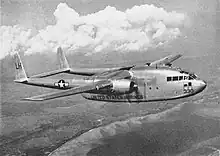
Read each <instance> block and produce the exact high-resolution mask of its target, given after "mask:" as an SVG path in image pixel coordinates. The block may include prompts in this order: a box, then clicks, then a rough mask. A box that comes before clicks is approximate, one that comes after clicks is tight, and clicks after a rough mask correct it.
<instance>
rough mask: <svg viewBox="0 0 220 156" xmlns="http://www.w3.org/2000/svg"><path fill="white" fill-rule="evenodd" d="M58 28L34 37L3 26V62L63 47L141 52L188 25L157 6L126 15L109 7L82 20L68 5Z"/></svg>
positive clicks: (60, 8)
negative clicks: (21, 54) (15, 53)
mask: <svg viewBox="0 0 220 156" xmlns="http://www.w3.org/2000/svg"><path fill="white" fill-rule="evenodd" d="M54 16H55V18H56V24H55V25H49V26H47V27H46V28H45V29H42V30H39V32H38V33H37V34H32V32H31V30H30V29H25V28H22V27H20V26H17V25H16V26H1V27H0V35H1V36H0V37H1V53H0V58H3V57H5V56H6V55H8V54H10V53H11V52H13V51H16V50H20V48H22V50H24V51H25V53H26V54H30V53H35V52H45V51H53V52H54V51H55V49H56V48H57V47H58V46H62V47H64V48H65V49H67V50H71V52H73V53H74V52H76V51H79V49H80V48H86V49H88V50H86V52H87V55H89V54H92V53H97V52H103V51H106V50H107V51H111V50H116V51H120V52H127V51H134V50H137V51H141V50H144V49H147V48H149V47H157V46H159V45H161V44H163V43H165V42H169V41H170V40H172V39H175V38H176V37H178V36H179V35H180V34H181V32H180V28H181V27H182V26H183V25H184V24H185V22H186V15H185V14H183V13H177V12H175V11H173V12H167V11H166V10H164V9H163V8H157V7H156V6H154V5H147V4H145V5H141V6H134V7H132V8H130V9H127V10H125V11H124V12H122V11H119V10H117V9H116V8H115V7H111V6H107V7H106V8H105V9H104V10H101V11H99V12H96V13H92V14H88V15H86V16H80V15H79V14H78V13H77V12H76V11H75V10H74V9H72V8H70V7H68V5H67V4H65V3H60V4H59V5H58V6H57V9H56V10H55V12H54Z"/></svg>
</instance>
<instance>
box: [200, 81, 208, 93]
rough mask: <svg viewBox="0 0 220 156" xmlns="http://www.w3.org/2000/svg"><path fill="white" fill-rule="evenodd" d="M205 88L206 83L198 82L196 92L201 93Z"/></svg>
mask: <svg viewBox="0 0 220 156" xmlns="http://www.w3.org/2000/svg"><path fill="white" fill-rule="evenodd" d="M206 86H207V83H206V81H203V80H200V81H199V85H198V92H201V91H203V90H204V89H205V88H206Z"/></svg>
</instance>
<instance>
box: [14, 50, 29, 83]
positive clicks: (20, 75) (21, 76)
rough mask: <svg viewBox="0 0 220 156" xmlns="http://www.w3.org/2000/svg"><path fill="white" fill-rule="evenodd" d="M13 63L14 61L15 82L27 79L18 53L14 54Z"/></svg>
mask: <svg viewBox="0 0 220 156" xmlns="http://www.w3.org/2000/svg"><path fill="white" fill-rule="evenodd" d="M14 63H15V80H14V81H15V82H25V81H27V79H28V78H27V75H26V73H25V70H24V66H23V64H22V62H21V58H20V56H19V54H18V53H16V54H15V55H14Z"/></svg>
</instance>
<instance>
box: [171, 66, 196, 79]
mask: <svg viewBox="0 0 220 156" xmlns="http://www.w3.org/2000/svg"><path fill="white" fill-rule="evenodd" d="M179 72H180V73H181V74H180V75H176V76H169V77H167V81H181V80H196V79H198V76H197V75H196V74H194V73H192V72H188V71H184V70H181V69H180V70H179Z"/></svg>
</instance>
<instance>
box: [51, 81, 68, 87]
mask: <svg viewBox="0 0 220 156" xmlns="http://www.w3.org/2000/svg"><path fill="white" fill-rule="evenodd" d="M54 85H55V86H57V87H59V88H66V87H68V86H69V83H68V82H65V81H64V80H59V81H58V82H55V83H54Z"/></svg>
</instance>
